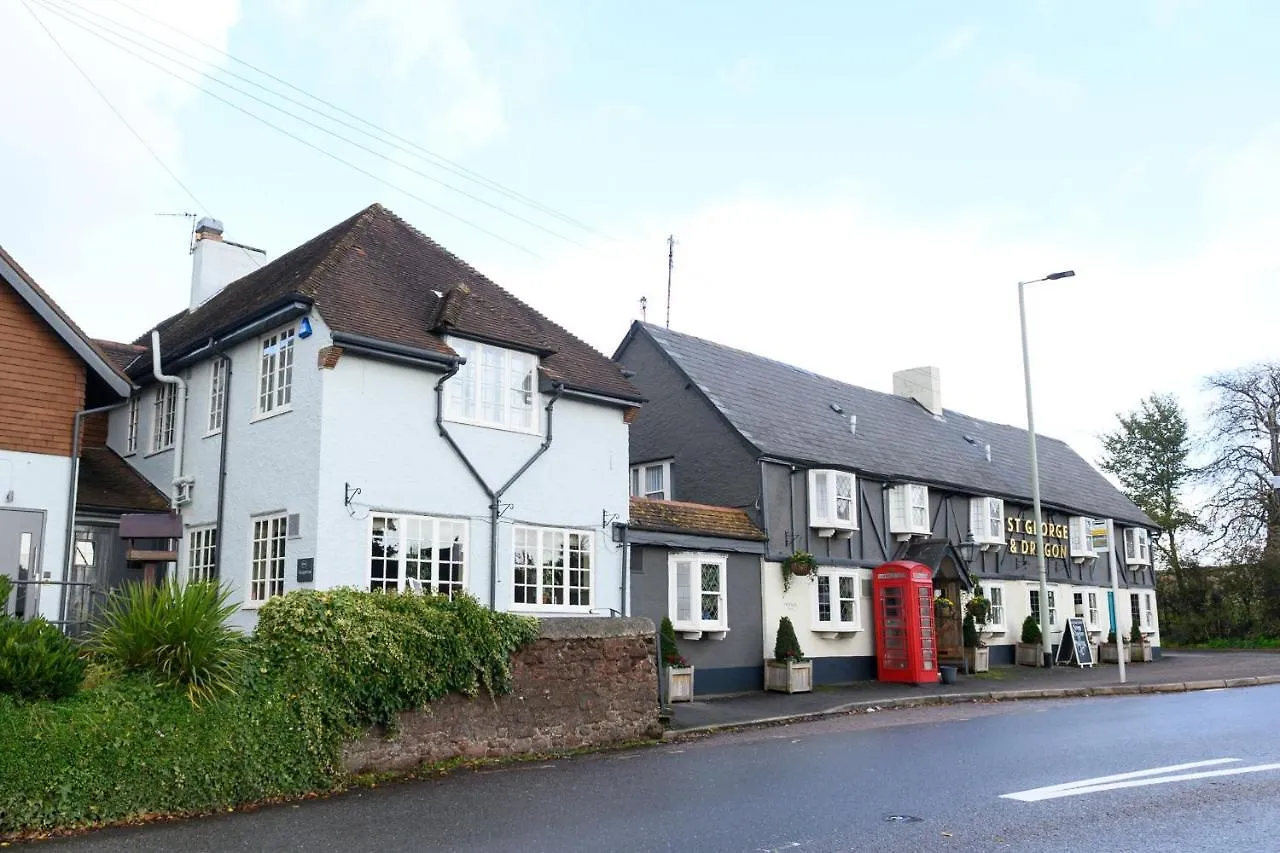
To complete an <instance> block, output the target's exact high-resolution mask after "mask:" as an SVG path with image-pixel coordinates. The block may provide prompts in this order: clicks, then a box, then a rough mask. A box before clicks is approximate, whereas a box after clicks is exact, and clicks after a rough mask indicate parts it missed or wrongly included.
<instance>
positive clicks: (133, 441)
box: [124, 396, 142, 456]
mask: <svg viewBox="0 0 1280 853" xmlns="http://www.w3.org/2000/svg"><path fill="white" fill-rule="evenodd" d="M141 409H142V398H141V397H138V396H133V397H130V398H129V422H128V427H127V428H126V429H125V436H124V452H125V455H126V456H127V455H129V454H130V453H137V452H138V415H139V413H140V411H141Z"/></svg>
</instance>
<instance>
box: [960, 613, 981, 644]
mask: <svg viewBox="0 0 1280 853" xmlns="http://www.w3.org/2000/svg"><path fill="white" fill-rule="evenodd" d="M960 627H961V630H962V632H963V634H964V647H965V648H966V649H976V648H977V647H978V626H977V625H975V624H974V622H973V614H972V613H966V614H965V615H964V622H962V623H961V625H960Z"/></svg>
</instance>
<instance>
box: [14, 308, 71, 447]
mask: <svg viewBox="0 0 1280 853" xmlns="http://www.w3.org/2000/svg"><path fill="white" fill-rule="evenodd" d="M84 371H85V368H84V363H83V362H82V361H80V358H79V357H78V356H77V355H76V354H75V353H74V352H73V351H72V350H71V348H70V347H68V346H67V345H66V343H64V342H63V340H62V338H60V337H58V335H57V333H56V332H54V331H53V329H51V328H49V326H48V325H47V324H46V323H45V322H44V321H43V320H42V319H41V318H40V316H39V315H38V314H36V312H35V311H34V310H32V308H31V306H29V305H28V304H27V303H26V301H25V300H23V298H22V297H21V296H19V295H18V294H17V292H16V291H15V290H13V288H11V287H9V285H7V284H3V283H0V449H3V450H19V451H23V452H26V453H49V454H53V455H57V456H70V455H71V419H72V418H73V417H75V413H76V412H78V411H79V410H80V409H81V408H82V407H83V406H84V383H85V375H84Z"/></svg>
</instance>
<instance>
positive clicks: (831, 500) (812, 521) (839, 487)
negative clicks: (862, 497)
mask: <svg viewBox="0 0 1280 853" xmlns="http://www.w3.org/2000/svg"><path fill="white" fill-rule="evenodd" d="M857 485H858V483H857V478H856V477H854V475H853V474H850V473H849V472H847V471H810V472H809V526H810V527H817V528H820V529H824V530H857V529H858V489H857Z"/></svg>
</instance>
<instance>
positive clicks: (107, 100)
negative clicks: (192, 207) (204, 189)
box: [22, 0, 209, 210]
mask: <svg viewBox="0 0 1280 853" xmlns="http://www.w3.org/2000/svg"><path fill="white" fill-rule="evenodd" d="M22 7H23V8H24V9H26V10H27V14H29V15H30V16H31V17H32V19H33V20H34V21H35V22H36V23H37V24H39V25H40V29H42V30H44V34H45V35H47V36H48V37H49V40H50V41H51V42H53V43H54V46H56V47H57V48H58V50H59V51H60V52H61V53H62V55H63V56H65V57H66V58H67V62H70V63H71V67H72V68H74V69H75V70H76V71H79V72H80V76H81V77H83V78H84V81H85V82H86V83H88V84H89V87H90V88H91V89H93V91H94V92H96V93H97V95H98V97H99V98H101V99H102V103H104V104H106V105H107V108H108V109H110V110H111V112H112V113H114V114H115V117H116V118H118V119H120V123H121V124H123V125H124V126H125V127H127V128H128V129H129V132H130V133H132V134H133V138H134V139H136V140H138V144H140V145H141V146H142V147H143V148H145V149H147V153H148V154H150V155H151V158H152V159H153V160H155V161H156V163H157V164H159V166H160V168H161V169H164V171H165V174H167V175H168V176H169V177H171V178H173V182H174V183H175V184H177V185H178V186H180V187H182V191H183V192H184V193H186V194H187V196H188V197H190V199H191V200H192V201H194V202H195V203H196V206H197V207H199V208H200V209H201V210H208V209H209V207H208V205H206V204H205V203H204V202H202V201H201V200H200V199H198V198H196V194H195V193H193V192H192V191H191V188H190V187H188V186H187V185H186V184H184V183H183V182H182V178H179V177H178V174H177V173H176V172H174V171H173V169H170V168H169V167H168V166H167V165H166V164H165V162H164V160H163V159H161V157H160V155H159V154H157V153H156V150H155V149H154V148H152V147H151V146H150V145H148V144H147V140H145V139H143V138H142V134H140V133H138V131H137V129H136V128H134V126H133V125H132V124H130V123H129V120H128V119H127V118H125V117H124V114H123V113H121V112H120V110H118V109H116V106H115V104H113V103H111V99H110V98H108V97H107V95H106V93H105V92H103V91H102V90H101V89H99V88H98V84H97V83H95V82H93V78H92V77H90V76H89V74H88V72H87V71H85V70H84V69H83V68H82V67H80V63H78V62H76V61H75V59H74V58H73V57H72V56H71V54H70V53H68V52H67V49H66V48H65V47H63V46H62V42H60V41H58V39H57V36H55V35H54V34H53V32H52V31H51V30H50V29H49V28H48V27H46V26H45V24H44V21H42V20H40V16H39V15H37V14H36V12H35V10H34V9H32V8H31V4H29V3H28V2H27V0H22Z"/></svg>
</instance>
